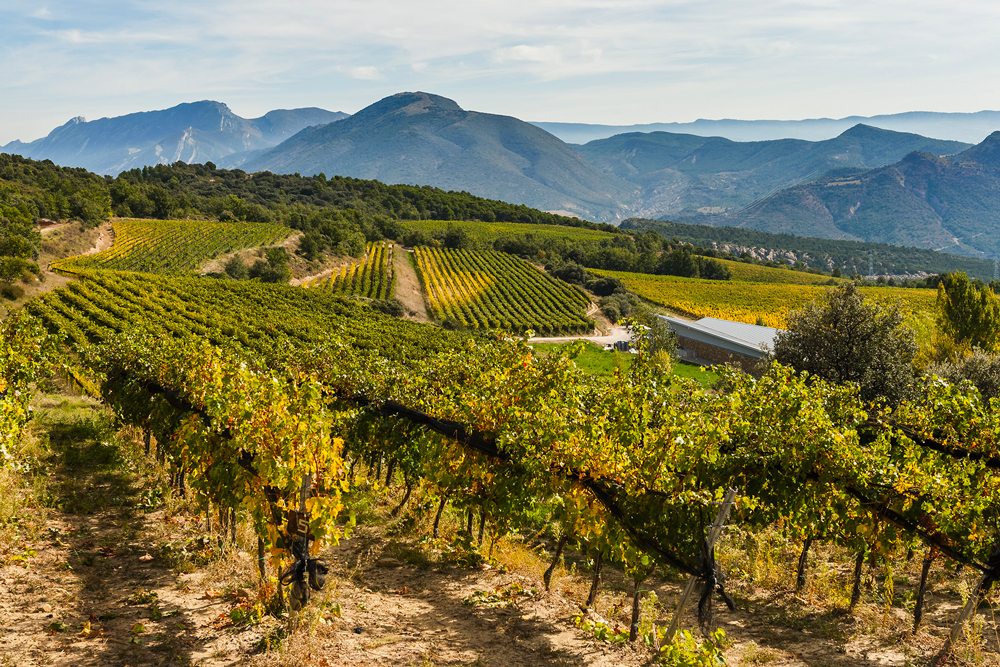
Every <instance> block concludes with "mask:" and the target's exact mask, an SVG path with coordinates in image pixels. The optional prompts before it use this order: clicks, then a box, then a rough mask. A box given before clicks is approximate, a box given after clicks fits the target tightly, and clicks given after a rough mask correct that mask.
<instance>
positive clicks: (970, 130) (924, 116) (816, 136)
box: [534, 111, 1000, 144]
mask: <svg viewBox="0 0 1000 667" xmlns="http://www.w3.org/2000/svg"><path fill="white" fill-rule="evenodd" d="M859 123H860V124H862V125H871V126H872V127H878V128H881V129H883V130H893V131H894V132H912V133H914V134H922V135H924V136H928V137H940V138H942V139H952V140H954V141H964V142H967V143H972V144H975V143H979V142H980V141H982V140H983V139H984V138H985V137H986V136H988V135H989V134H990V133H991V132H993V131H994V130H996V129H998V128H1000V111H977V112H976V113H939V112H935V111H908V112H906V113H897V114H885V115H880V116H847V117H846V118H809V119H806V120H732V119H724V120H705V119H699V120H696V121H693V122H690V123H646V124H642V125H593V124H588V123H549V122H536V123H534V124H535V125H537V126H538V127H540V128H542V129H543V130H546V131H547V132H551V133H552V134H554V135H556V136H557V137H559V138H560V139H562V140H563V141H566V142H569V143H571V144H584V143H587V142H588V141H593V140H595V139H606V138H608V137H611V136H614V135H616V134H625V133H629V132H675V133H681V134H694V135H698V136H701V137H726V138H727V139H731V140H733V141H767V140H770V139H806V140H808V141H821V140H823V139H829V138H830V137H835V136H837V135H838V134H840V133H842V132H844V131H845V130H847V129H849V128H852V127H854V126H855V125H858V124H859Z"/></svg>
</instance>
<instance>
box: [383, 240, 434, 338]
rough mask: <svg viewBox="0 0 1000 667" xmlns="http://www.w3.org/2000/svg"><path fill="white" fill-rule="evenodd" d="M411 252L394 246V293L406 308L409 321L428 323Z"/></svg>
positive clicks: (425, 306) (428, 317)
mask: <svg viewBox="0 0 1000 667" xmlns="http://www.w3.org/2000/svg"><path fill="white" fill-rule="evenodd" d="M412 255H413V251H412V250H406V249H405V248H403V246H401V245H398V244H397V245H396V247H395V249H394V250H393V253H392V261H393V265H392V266H393V271H395V272H396V293H395V294H394V296H395V298H396V299H398V300H399V301H400V302H401V303H402V304H403V306H405V307H406V310H407V313H415V314H414V315H410V316H409V318H410V319H414V320H416V321H418V322H430V321H431V318H430V316H429V315H428V314H427V304H426V303H425V302H424V293H423V290H421V289H420V279H419V278H418V277H417V270H416V268H415V267H414V266H413V262H412V260H411V257H412Z"/></svg>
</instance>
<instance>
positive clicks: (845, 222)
mask: <svg viewBox="0 0 1000 667" xmlns="http://www.w3.org/2000/svg"><path fill="white" fill-rule="evenodd" d="M699 222H703V223H709V224H713V225H729V226H734V227H751V228H754V229H759V230H762V231H767V232H786V233H792V234H797V235H802V236H819V237H823V238H834V239H838V238H839V239H853V240H864V241H878V242H883V243H892V244H896V245H910V246H917V247H921V248H932V249H935V250H943V251H946V252H951V253H958V254H968V255H974V256H975V255H978V256H983V255H985V256H988V257H1000V131H998V132H994V133H993V134H991V135H990V136H988V137H987V138H986V139H984V140H983V141H982V142H981V143H979V144H977V145H975V146H972V147H971V148H968V149H967V150H964V151H962V152H961V153H958V154H957V155H953V156H950V157H942V156H940V155H935V154H933V153H927V152H921V151H914V152H912V153H910V154H908V155H906V156H905V157H904V158H903V159H902V160H899V161H898V162H895V163H893V164H890V165H887V166H884V167H881V168H878V169H872V170H856V171H854V172H853V173H850V172H840V173H838V172H832V173H830V174H827V175H825V176H824V177H822V178H819V179H816V180H814V181H810V182H808V183H803V184H800V185H796V186H794V187H791V188H788V189H785V190H781V191H780V192H777V193H775V194H773V195H771V196H769V197H766V198H764V199H763V200H761V201H760V202H757V203H756V204H754V205H751V206H748V207H746V208H744V209H742V210H740V211H737V212H735V213H728V214H721V215H707V216H701V219H700V220H699Z"/></svg>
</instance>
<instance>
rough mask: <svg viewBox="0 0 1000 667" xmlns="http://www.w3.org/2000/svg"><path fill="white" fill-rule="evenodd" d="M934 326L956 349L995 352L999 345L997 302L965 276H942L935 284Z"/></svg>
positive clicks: (959, 274)
mask: <svg viewBox="0 0 1000 667" xmlns="http://www.w3.org/2000/svg"><path fill="white" fill-rule="evenodd" d="M937 309H938V317H937V324H938V329H939V330H940V331H941V333H943V334H945V335H947V336H949V337H951V338H952V339H953V340H954V341H955V343H957V344H958V345H959V346H968V347H978V348H981V349H983V350H985V351H987V352H994V351H996V350H997V348H998V344H1000V301H998V300H997V297H996V296H995V295H994V294H993V292H992V290H990V289H989V288H988V287H986V286H985V285H976V284H975V283H974V282H972V281H971V280H969V276H967V275H965V272H963V271H959V272H958V273H952V274H948V275H946V276H944V279H943V280H942V281H941V282H940V283H939V284H938V294H937Z"/></svg>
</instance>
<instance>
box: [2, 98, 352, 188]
mask: <svg viewBox="0 0 1000 667" xmlns="http://www.w3.org/2000/svg"><path fill="white" fill-rule="evenodd" d="M346 116H347V114H345V113H343V112H339V111H337V112H334V111H325V110H323V109H316V108H307V109H279V110H276V111H270V112H268V113H266V114H264V115H263V116H261V117H260V118H252V119H247V118H241V117H240V116H237V115H236V114H235V113H233V112H232V111H231V110H230V109H229V107H227V106H226V105H225V104H222V103H221V102H211V101H202V102H191V103H186V104H179V105H177V106H175V107H171V108H170V109H164V110H162V111H146V112H140V113H132V114H128V115H126V116H118V117H116V118H101V119H99V120H94V121H87V120H86V119H84V118H82V117H77V118H73V119H72V120H70V121H69V122H67V123H66V124H65V125H62V126H60V127H57V128H56V129H54V130H52V132H50V133H49V134H48V135H47V136H45V137H43V138H41V139H37V140H35V141H32V142H29V143H23V142H20V141H13V142H11V143H9V144H7V145H6V146H2V147H0V152H4V153H15V154H18V155H22V156H24V157H31V158H35V159H39V160H45V159H47V160H52V161H53V162H55V163H56V164H59V165H62V166H65V167H84V168H85V169H88V170H90V171H93V172H97V173H99V174H111V175H115V174H118V173H120V172H122V171H125V170H128V169H132V168H134V167H142V166H145V165H154V164H171V163H173V162H178V161H180V162H188V163H192V162H201V163H204V162H220V161H222V160H223V159H225V158H226V157H228V156H230V155H233V154H234V153H245V152H246V151H257V150H261V149H265V148H270V147H272V146H276V145H277V144H279V143H281V142H282V141H284V140H285V139H287V138H289V137H291V136H292V135H294V134H295V133H296V132H298V131H299V130H301V129H303V128H305V127H308V126H310V125H317V124H320V123H330V122H333V121H335V120H339V119H341V118H345V117H346Z"/></svg>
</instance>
